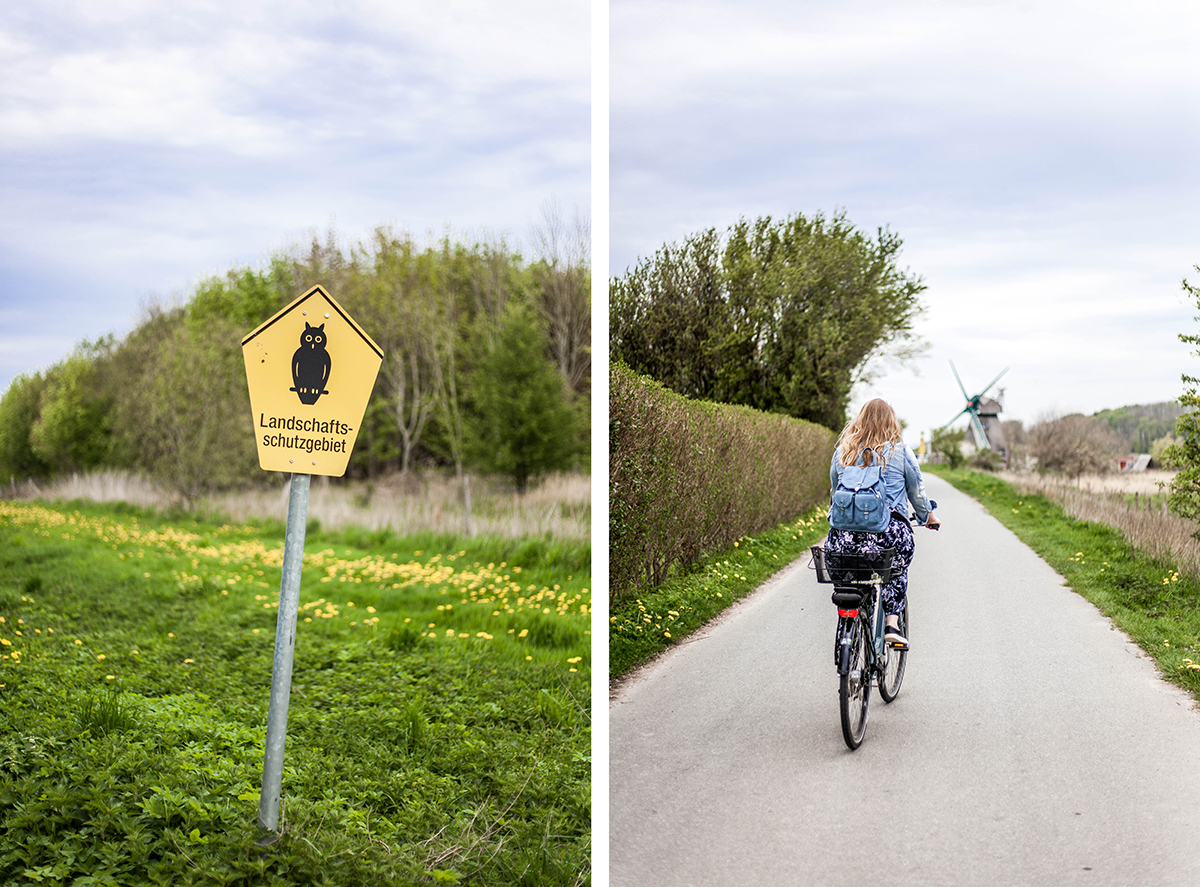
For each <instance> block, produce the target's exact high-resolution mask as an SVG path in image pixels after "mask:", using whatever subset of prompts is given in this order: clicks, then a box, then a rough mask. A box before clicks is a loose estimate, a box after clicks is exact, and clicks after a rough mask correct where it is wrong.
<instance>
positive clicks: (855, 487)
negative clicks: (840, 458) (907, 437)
mask: <svg viewBox="0 0 1200 887" xmlns="http://www.w3.org/2000/svg"><path fill="white" fill-rule="evenodd" d="M867 450H870V451H871V452H872V453H873V454H874V456H875V458H874V464H873V465H863V464H861V463H862V461H863V454H864V453H866V452H867ZM894 451H895V448H894V447H893V453H894ZM886 476H887V471H886V469H885V470H882V471H881V470H880V467H879V453H877V452H876V451H875V450H874V449H873V448H872V447H864V448H863V451H862V453H859V454H858V461H857V463H856V464H854V465H847V466H845V467H844V468H842V470H841V472H840V473H839V474H838V482H837V487H836V488H835V489H834V491H833V498H832V502H831V504H830V507H829V525H830V526H831V527H833V528H834V529H835V530H854V531H856V532H859V533H882V532H883V531H884V530H886V529H887V526H888V524H889V523H890V522H891V519H892V513H891V509H889V508H888V507H887V496H886V494H885V493H884V488H883V485H884V480H885V478H886Z"/></svg>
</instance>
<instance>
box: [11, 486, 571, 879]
mask: <svg viewBox="0 0 1200 887" xmlns="http://www.w3.org/2000/svg"><path fill="white" fill-rule="evenodd" d="M171 518H172V519H166V518H165V517H164V516H161V515H155V514H154V513H152V512H147V511H144V510H141V509H136V508H129V507H124V506H102V505H84V504H82V503H72V504H71V505H69V506H65V507H62V506H46V505H40V504H19V503H12V502H2V501H0V657H2V658H0V725H2V726H0V883H3V884H5V885H9V884H12V885H21V884H78V885H135V884H136V885H141V884H169V885H186V884H217V885H250V884H254V885H259V884H278V885H301V884H303V885H308V884H321V885H325V884H328V885H339V887H343V885H358V884H362V885H392V884H406V885H407V884H443V883H461V884H478V885H492V884H494V885H510V884H512V885H524V884H528V885H535V884H536V885H541V884H553V885H557V884H563V885H572V884H583V883H588V881H589V877H590V876H589V856H590V794H591V789H590V718H589V713H588V700H589V664H588V650H589V646H590V637H589V634H590V633H589V630H588V629H589V627H590V625H589V621H590V617H589V610H590V605H591V594H590V591H589V585H590V582H589V576H588V569H589V557H590V551H589V550H588V547H587V546H586V545H564V544H559V543H554V542H549V541H545V540H523V541H515V542H514V541H511V540H510V541H497V540H460V539H455V538H453V537H446V536H433V535H427V536H423V537H415V538H407V539H397V538H395V537H393V536H390V535H389V534H387V533H380V532H376V531H359V530H351V531H346V532H344V533H334V532H327V531H317V532H313V533H310V537H309V541H308V544H307V546H306V555H305V569H304V578H303V581H302V585H301V592H300V601H301V612H300V622H299V624H298V630H297V640H296V648H295V669H294V673H293V678H292V695H291V704H290V710H289V716H288V735H287V745H286V750H285V762H284V764H285V766H284V779H283V799H282V803H281V829H280V832H281V837H280V840H279V841H278V842H276V843H275V844H273V845H272V846H271V847H270V848H269V849H267V850H264V849H262V848H260V847H259V846H258V845H257V844H256V839H258V838H259V837H260V834H259V832H258V828H257V824H256V817H257V808H258V794H259V788H260V786H261V776H262V758H263V741H264V734H265V725H266V713H267V702H268V694H269V689H270V681H271V666H272V659H273V650H274V640H275V613H276V608H277V605H278V599H279V582H280V562H281V560H282V551H283V527H282V525H279V524H267V525H264V526H261V527H230V526H224V525H218V524H215V523H204V522H195V521H193V520H191V519H190V517H188V516H182V515H173V516H171Z"/></svg>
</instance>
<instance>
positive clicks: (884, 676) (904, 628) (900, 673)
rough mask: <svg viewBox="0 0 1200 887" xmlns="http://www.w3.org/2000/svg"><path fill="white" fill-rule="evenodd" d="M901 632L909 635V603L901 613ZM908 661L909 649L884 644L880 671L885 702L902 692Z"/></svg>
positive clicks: (880, 690) (881, 690) (880, 688)
mask: <svg viewBox="0 0 1200 887" xmlns="http://www.w3.org/2000/svg"><path fill="white" fill-rule="evenodd" d="M900 634H902V635H904V636H905V637H908V604H907V603H906V604H905V605H904V610H903V612H901V613H900ZM907 661H908V650H897V649H895V648H894V647H889V646H888V645H887V644H884V645H883V668H882V669H881V670H880V673H879V695H880V696H882V697H883V701H884V702H891V701H892V700H893V699H895V698H896V696H897V695H899V693H900V683H901V682H902V681H903V680H904V665H905V663H906V662H907Z"/></svg>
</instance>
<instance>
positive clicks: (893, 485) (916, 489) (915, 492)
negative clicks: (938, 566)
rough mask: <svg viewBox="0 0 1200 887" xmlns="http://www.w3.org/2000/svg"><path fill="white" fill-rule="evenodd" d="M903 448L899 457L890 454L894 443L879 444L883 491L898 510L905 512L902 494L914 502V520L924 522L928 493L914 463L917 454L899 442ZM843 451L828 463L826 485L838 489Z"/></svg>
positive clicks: (890, 505) (926, 518)
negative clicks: (882, 463) (926, 493)
mask: <svg viewBox="0 0 1200 887" xmlns="http://www.w3.org/2000/svg"><path fill="white" fill-rule="evenodd" d="M900 446H901V447H902V448H903V449H901V450H900V452H899V453H898V456H899V459H898V460H897V459H896V458H893V452H892V451H893V447H892V445H891V444H885V445H884V446H883V447H881V448H880V452H881V454H882V456H883V461H884V462H886V463H887V471H886V473H885V475H884V482H883V488H884V494H885V495H886V497H887V505H888V507H889V508H890V509H891V510H892V511H894V512H897V513H898V514H908V506H907V505H906V504H905V502H904V500H905V498H907V499H908V501H909V502H911V503H912V505H913V510H914V511H915V512H916V514H917V520H919V521H920V522H921V523H922V524H924V523H925V522H926V521H927V520H928V519H929V511H930V505H929V497H928V496H927V495H925V480H924V478H922V477H921V467H920V466H919V465H918V464H917V456H916V454H915V453H914V452H913V451H912V448H911V447H910V446H909V445H908V444H900ZM841 455H842V451H841V449H840V448H839V449H837V450H835V451H834V453H833V461H832V462H830V464H829V486H830V489H831V490H836V489H837V484H838V478H839V477H841V474H842V469H843V467H844V466H843V465H842V461H841Z"/></svg>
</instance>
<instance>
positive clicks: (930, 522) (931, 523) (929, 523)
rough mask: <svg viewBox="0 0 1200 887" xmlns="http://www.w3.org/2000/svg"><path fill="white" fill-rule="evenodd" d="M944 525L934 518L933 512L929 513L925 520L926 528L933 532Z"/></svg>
mask: <svg viewBox="0 0 1200 887" xmlns="http://www.w3.org/2000/svg"><path fill="white" fill-rule="evenodd" d="M941 525H942V522H941V521H940V520H938V519H937V518H936V517H934V516H933V512H932V511H931V512H929V516H928V517H927V518H925V526H926V527H928V528H929V529H931V530H936V529H937V528H938V527H940V526H941Z"/></svg>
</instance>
